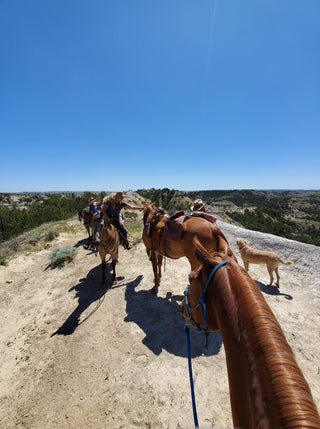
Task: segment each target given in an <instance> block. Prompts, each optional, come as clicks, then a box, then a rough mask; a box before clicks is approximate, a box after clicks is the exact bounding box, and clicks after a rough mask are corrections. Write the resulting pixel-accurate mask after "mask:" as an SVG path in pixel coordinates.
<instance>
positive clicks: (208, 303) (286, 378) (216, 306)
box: [181, 237, 320, 429]
mask: <svg viewBox="0 0 320 429" xmlns="http://www.w3.org/2000/svg"><path fill="white" fill-rule="evenodd" d="M193 244H194V248H195V253H196V256H197V258H198V259H199V260H200V261H201V264H202V265H200V266H199V267H198V268H197V269H195V270H193V271H192V272H191V273H190V275H189V280H190V285H189V287H188V288H187V289H186V291H185V296H186V298H185V299H184V300H183V301H182V304H181V305H182V315H183V317H184V318H185V319H186V321H187V323H188V324H190V325H192V326H196V327H198V328H201V327H202V328H208V329H209V330H210V331H211V332H215V331H221V335H222V339H223V343H224V348H225V354H226V360H227V369H228V379H229V391H230V401H231V409H232V416H233V424H234V426H235V427H239V428H263V429H264V428H266V429H267V428H268V429H289V428H292V429H293V428H318V429H319V428H320V417H319V414H318V411H317V408H316V405H315V403H314V401H313V398H312V395H311V391H310V388H309V385H308V383H307V382H306V380H305V378H304V376H303V374H302V371H301V370H300V368H299V367H298V364H297V362H296V360H295V357H294V354H293V352H292V349H291V347H290V346H289V344H288V343H287V341H286V338H285V336H284V333H283V331H282V329H281V327H280V325H279V323H278V322H277V320H276V318H275V316H274V314H273V313H272V311H271V309H270V307H269V306H268V304H267V302H266V301H265V299H264V297H263V295H262V292H261V291H260V289H259V287H258V286H257V284H256V283H255V282H254V281H253V280H252V279H251V277H250V276H249V275H248V274H247V272H246V271H245V270H244V269H243V268H242V267H241V266H240V265H238V264H237V263H236V262H235V261H233V260H232V259H230V258H229V256H228V255H227V254H226V253H225V252H221V251H219V252H216V253H214V254H213V255H211V254H209V253H208V252H207V251H206V249H205V248H204V247H203V246H202V245H201V244H200V242H199V240H198V239H197V238H196V237H195V238H194V241H193ZM226 261H228V262H226ZM221 263H222V264H221ZM219 264H220V265H219ZM215 270H216V271H215ZM203 294H205V295H203ZM200 297H201V299H200ZM202 303H204V304H205V306H203V304H202Z"/></svg>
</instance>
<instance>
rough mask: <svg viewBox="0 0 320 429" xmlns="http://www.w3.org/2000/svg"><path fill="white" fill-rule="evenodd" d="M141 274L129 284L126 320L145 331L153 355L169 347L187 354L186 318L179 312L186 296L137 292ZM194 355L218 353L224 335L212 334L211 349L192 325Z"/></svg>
mask: <svg viewBox="0 0 320 429" xmlns="http://www.w3.org/2000/svg"><path fill="white" fill-rule="evenodd" d="M141 280H142V276H138V277H137V278H136V279H135V280H134V281H132V282H130V283H128V284H127V286H126V292H125V299H126V302H127V306H126V310H127V317H126V318H125V319H124V320H125V322H134V323H136V324H137V325H138V326H139V327H140V328H141V329H142V330H143V331H144V333H145V337H144V339H143V344H145V345H146V346H147V347H148V348H149V349H150V350H151V351H152V352H153V353H154V354H156V355H159V354H160V353H161V352H162V350H166V351H167V352H169V353H172V354H174V355H176V356H181V357H187V349H186V339H185V333H184V325H185V321H184V319H183V317H182V316H181V313H180V303H181V301H182V299H183V295H172V294H171V293H167V295H166V297H165V298H162V297H159V296H156V295H154V294H153V293H151V291H150V290H139V291H136V287H137V286H138V285H139V284H140V282H141ZM190 343H191V355H192V357H196V356H201V355H202V354H204V355H206V356H212V355H216V354H218V353H219V351H220V349H221V345H222V337H221V335H220V333H219V332H217V333H211V334H210V335H209V344H208V348H207V349H205V348H204V344H205V335H204V334H203V333H199V332H198V331H197V330H196V329H193V328H190Z"/></svg>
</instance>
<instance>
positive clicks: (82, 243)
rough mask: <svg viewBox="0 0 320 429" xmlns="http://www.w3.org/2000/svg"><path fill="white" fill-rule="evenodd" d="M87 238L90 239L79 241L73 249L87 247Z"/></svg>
mask: <svg viewBox="0 0 320 429" xmlns="http://www.w3.org/2000/svg"><path fill="white" fill-rule="evenodd" d="M89 238H90V237H86V238H83V239H82V240H79V241H78V243H76V244H75V245H74V246H73V247H76V248H78V247H83V246H85V245H87V244H88V240H89Z"/></svg>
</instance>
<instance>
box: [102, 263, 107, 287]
mask: <svg viewBox="0 0 320 429" xmlns="http://www.w3.org/2000/svg"><path fill="white" fill-rule="evenodd" d="M101 269H102V280H101V283H102V284H103V285H105V282H106V261H105V260H104V259H103V261H101Z"/></svg>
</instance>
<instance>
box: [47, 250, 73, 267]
mask: <svg viewBox="0 0 320 429" xmlns="http://www.w3.org/2000/svg"><path fill="white" fill-rule="evenodd" d="M76 253H77V249H76V248H75V247H70V246H65V247H60V248H57V249H54V250H53V251H52V252H51V253H50V255H49V259H50V261H51V265H52V266H54V267H55V266H57V265H60V264H63V263H64V262H71V261H72V260H73V258H74V257H75V256H76Z"/></svg>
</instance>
